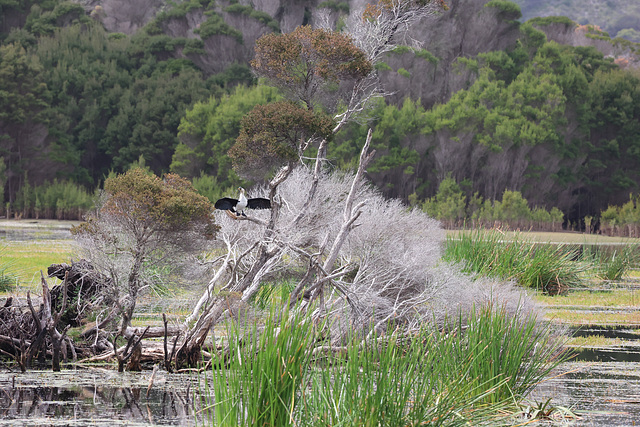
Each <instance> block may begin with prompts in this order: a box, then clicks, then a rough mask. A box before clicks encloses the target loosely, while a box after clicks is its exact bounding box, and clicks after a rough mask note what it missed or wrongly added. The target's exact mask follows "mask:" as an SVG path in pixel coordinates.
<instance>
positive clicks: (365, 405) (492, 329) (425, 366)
mask: <svg viewBox="0 0 640 427" xmlns="http://www.w3.org/2000/svg"><path fill="white" fill-rule="evenodd" d="M276 319H277V320H276ZM265 322H266V323H265V327H264V329H263V328H260V327H258V326H257V325H256V324H253V325H252V326H251V327H250V328H249V330H246V331H242V330H240V329H239V328H238V326H231V327H230V328H229V329H228V333H229V337H228V338H229V351H228V353H227V357H226V358H218V359H216V360H214V363H213V376H212V380H211V381H210V383H207V384H206V386H207V387H209V388H210V390H208V389H207V390H205V394H204V395H205V405H204V406H205V408H207V410H208V412H207V413H208V414H209V415H210V416H209V418H208V419H207V420H206V422H208V423H210V424H212V425H233V426H236V425H240V426H249V425H251V426H253V425H260V426H266V425H268V426H288V425H296V426H353V425H362V426H380V425H389V426H395V425H398V426H408V425H415V426H417V425H425V424H428V425H433V426H462V425H480V424H482V423H489V422H494V421H496V420H497V418H499V417H500V414H501V413H503V412H501V411H502V410H504V409H508V407H509V406H510V405H514V404H517V403H518V402H519V401H520V400H521V399H522V398H524V396H525V395H526V394H527V392H529V391H530V390H531V388H532V387H533V386H535V385H536V384H537V383H538V382H540V381H541V380H542V379H543V378H544V376H546V375H547V374H548V373H549V371H550V370H551V369H553V368H554V367H556V366H557V365H558V363H560V362H561V361H562V360H563V357H562V352H561V346H562V343H561V342H559V341H556V340H554V339H553V335H552V333H551V331H550V329H548V328H549V326H540V325H538V324H537V323H536V320H535V318H533V317H527V318H524V319H518V318H513V317H511V316H510V315H509V314H508V313H507V312H506V311H505V310H500V309H494V308H493V307H485V308H481V309H478V310H477V311H474V313H472V315H471V316H470V319H469V321H468V323H467V324H466V325H467V326H464V327H463V326H462V322H460V324H458V325H452V327H451V329H450V330H449V331H447V332H446V333H445V332H440V331H437V330H434V329H433V328H432V327H431V326H429V325H425V326H424V327H423V328H421V329H420V330H417V331H412V332H407V331H402V330H400V329H396V330H395V331H393V332H391V333H388V334H384V335H383V334H377V333H375V332H372V333H371V334H369V335H368V336H367V337H366V338H362V336H361V335H358V334H356V333H355V332H354V334H353V336H352V338H351V339H350V340H348V342H346V343H345V344H344V346H340V347H335V346H331V345H329V344H326V345H324V346H322V345H321V343H319V340H318V338H319V334H318V332H317V330H319V329H321V328H318V327H317V326H315V325H314V324H313V322H311V321H310V320H309V317H307V316H299V315H295V316H294V315H291V314H288V313H285V314H284V315H282V316H281V317H280V318H277V316H276V315H275V313H274V312H271V313H270V315H269V316H268V317H267V318H266V319H265ZM207 396H210V397H208V398H207Z"/></svg>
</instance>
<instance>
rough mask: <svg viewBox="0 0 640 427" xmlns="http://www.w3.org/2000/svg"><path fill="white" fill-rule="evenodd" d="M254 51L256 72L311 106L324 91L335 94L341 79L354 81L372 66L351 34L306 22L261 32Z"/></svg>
mask: <svg viewBox="0 0 640 427" xmlns="http://www.w3.org/2000/svg"><path fill="white" fill-rule="evenodd" d="M255 51H256V56H255V59H254V60H253V61H252V62H251V65H252V67H253V68H254V70H255V72H256V73H257V74H258V75H259V76H262V77H266V78H268V79H269V81H271V83H273V84H275V85H276V86H278V87H279V88H281V89H283V90H284V91H285V92H287V93H288V94H290V95H291V96H292V98H293V99H294V100H299V101H302V102H303V103H304V104H305V105H306V107H307V108H310V109H311V108H313V105H314V102H315V101H316V100H317V99H318V98H321V97H322V96H323V95H326V94H327V92H332V93H334V94H335V95H338V94H339V91H338V90H337V89H338V86H339V84H340V83H344V82H347V81H357V80H359V79H362V78H364V77H365V76H367V75H368V74H369V73H371V71H372V70H373V65H372V64H371V62H370V61H369V60H368V59H367V55H366V54H365V52H363V51H362V50H360V49H358V48H357V47H356V46H355V45H354V44H353V41H352V40H351V37H350V36H348V35H346V34H343V33H336V32H333V31H327V30H323V29H316V30H314V29H312V28H311V27H309V26H301V27H298V28H296V29H295V30H294V31H292V32H291V33H289V34H275V33H272V34H267V35H264V36H262V37H261V38H259V39H258V41H257V42H256V47H255Z"/></svg>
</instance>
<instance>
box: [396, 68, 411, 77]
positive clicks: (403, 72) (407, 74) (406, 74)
mask: <svg viewBox="0 0 640 427" xmlns="http://www.w3.org/2000/svg"><path fill="white" fill-rule="evenodd" d="M398 74H400V75H401V76H402V77H406V78H407V79H408V78H409V77H411V73H410V72H409V71H407V70H406V69H404V68H399V69H398Z"/></svg>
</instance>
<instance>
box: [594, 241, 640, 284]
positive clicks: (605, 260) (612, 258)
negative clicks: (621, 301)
mask: <svg viewBox="0 0 640 427" xmlns="http://www.w3.org/2000/svg"><path fill="white" fill-rule="evenodd" d="M637 251H638V246H637V245H628V246H624V247H623V248H622V249H621V250H618V249H614V250H612V251H611V250H609V251H607V250H604V249H596V250H593V251H592V250H590V249H588V248H585V252H584V258H585V259H586V260H588V261H591V262H592V263H593V269H594V272H595V275H596V276H597V277H598V278H600V279H601V280H609V281H618V280H620V279H622V278H623V277H624V276H625V275H626V274H627V273H628V272H629V270H630V268H631V267H632V266H633V265H634V264H635V263H636V262H637V260H638V256H637Z"/></svg>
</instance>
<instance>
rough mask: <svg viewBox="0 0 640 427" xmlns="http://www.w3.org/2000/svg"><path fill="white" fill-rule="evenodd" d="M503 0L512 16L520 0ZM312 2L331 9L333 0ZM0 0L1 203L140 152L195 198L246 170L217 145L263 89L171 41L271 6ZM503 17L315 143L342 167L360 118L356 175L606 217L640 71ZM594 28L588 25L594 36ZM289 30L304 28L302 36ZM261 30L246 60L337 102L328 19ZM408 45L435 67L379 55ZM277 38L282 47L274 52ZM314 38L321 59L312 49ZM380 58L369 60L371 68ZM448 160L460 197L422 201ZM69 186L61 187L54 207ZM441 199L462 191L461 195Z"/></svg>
mask: <svg viewBox="0 0 640 427" xmlns="http://www.w3.org/2000/svg"><path fill="white" fill-rule="evenodd" d="M619 1H623V0H619ZM518 3H519V4H520V5H521V6H522V10H523V12H524V16H525V18H527V17H528V16H529V15H527V14H530V12H531V4H529V3H527V2H526V1H525V0H521V1H519V2H518ZM556 3H557V2H549V6H550V7H551V6H552V5H557V4H556ZM569 3H571V2H569ZM557 6H558V7H559V5H557ZM321 7H324V8H328V9H330V10H336V11H340V13H343V12H346V11H347V4H346V3H340V2H337V1H329V2H324V3H322V4H321ZM0 8H1V10H2V11H3V13H6V14H8V15H7V16H9V14H10V15H11V16H13V17H14V18H15V17H16V16H17V17H20V19H21V26H20V28H13V29H12V30H11V31H9V30H8V29H5V28H4V27H0V31H6V32H4V33H0V41H1V44H0V53H1V55H0V171H2V172H3V173H2V174H0V180H1V181H0V187H2V189H0V196H2V197H1V199H2V200H1V201H2V206H3V209H2V210H3V212H6V211H7V209H6V208H7V207H9V212H11V213H17V214H22V215H23V216H24V215H26V216H36V215H43V216H56V215H57V216H61V217H70V216H71V215H75V214H70V213H61V212H60V211H59V210H58V208H57V202H52V201H50V202H47V204H48V205H47V207H43V206H41V204H42V203H43V202H42V201H41V200H40V201H38V200H36V199H35V198H34V195H35V191H34V189H35V188H39V187H47V186H54V182H55V185H61V184H60V183H65V185H70V186H73V185H75V186H77V187H78V188H79V189H84V190H83V191H85V192H86V193H87V194H90V193H93V192H94V190H95V189H96V188H97V187H99V186H100V185H101V183H102V182H103V181H104V179H105V177H106V176H108V174H109V172H110V171H114V172H123V171H126V170H127V169H128V168H129V167H130V165H131V164H132V163H134V162H135V161H137V160H138V159H139V158H140V156H142V157H143V158H144V159H145V161H146V164H147V165H148V166H149V167H150V169H151V170H152V171H153V172H154V173H156V174H162V173H165V172H168V171H172V172H175V173H178V174H180V175H183V176H186V177H189V178H192V179H194V178H197V179H198V180H199V184H197V185H196V186H198V185H200V184H201V185H202V188H203V191H206V192H207V195H208V197H212V198H214V197H217V196H218V195H220V194H222V193H223V192H224V191H225V190H226V189H227V188H231V187H235V186H237V185H239V184H246V183H243V182H242V181H241V179H240V178H239V177H238V176H237V175H236V173H235V172H234V171H233V169H232V167H231V165H232V162H231V158H230V157H229V155H228V150H229V149H230V148H231V146H232V145H233V143H234V141H235V139H236V138H237V137H238V135H239V134H240V127H241V126H240V120H241V118H242V117H243V116H244V115H246V114H247V113H248V112H249V111H250V110H251V109H252V108H253V107H254V106H255V105H259V104H268V103H271V102H275V101H278V100H280V99H281V98H280V95H278V94H277V93H276V91H275V90H274V89H271V88H267V87H265V86H259V87H258V88H255V87H249V88H246V87H243V88H239V89H237V90H235V91H234V89H233V88H234V87H235V86H236V85H237V84H238V83H243V82H245V83H248V84H254V83H255V78H254V77H253V76H252V75H251V71H250V69H249V67H248V64H246V63H240V64H233V65H230V66H229V67H228V68H227V69H226V70H224V71H223V72H221V73H219V74H217V75H213V76H207V75H205V74H204V73H203V72H202V71H201V69H200V68H199V67H201V66H202V64H201V63H200V62H199V61H196V60H194V61H195V62H194V61H192V60H191V59H188V58H192V57H194V58H195V57H197V56H199V55H203V54H204V53H205V49H204V46H205V41H206V39H207V38H208V37H212V36H214V35H216V34H222V35H225V36H231V37H233V38H235V39H236V40H238V41H239V42H242V40H243V35H242V33H241V32H239V30H238V29H236V28H233V27H231V26H229V24H228V23H227V22H226V21H225V19H226V18H225V17H227V18H228V17H229V16H237V15H238V14H241V15H245V16H248V17H250V18H251V20H257V21H259V22H261V23H263V24H264V25H266V26H268V27H270V28H271V29H273V30H275V29H276V27H277V25H276V20H274V19H271V18H269V17H268V16H266V15H265V14H264V13H261V12H258V11H256V10H254V9H253V8H252V7H250V6H245V5H240V4H238V3H236V2H231V3H230V4H226V5H217V4H216V3H215V2H211V1H205V0H189V1H185V2H180V3H177V4H173V5H172V6H171V7H170V8H167V9H163V10H162V11H161V12H159V13H158V15H157V16H156V18H154V19H153V20H152V21H151V22H150V23H149V24H147V25H146V26H145V27H144V28H143V29H141V30H139V31H138V33H137V34H135V35H134V36H131V37H129V36H126V35H124V34H120V33H115V34H107V33H106V32H105V31H104V30H103V29H102V27H101V26H100V25H99V24H98V22H97V21H95V20H93V19H91V18H90V17H88V16H87V15H86V14H85V13H83V9H82V8H81V7H80V6H78V5H77V4H75V3H70V2H65V1H62V0H47V1H45V0H34V1H31V2H27V3H21V2H13V1H6V2H3V3H2V4H1V5H0ZM486 8H487V9H492V10H494V11H495V10H497V11H499V12H498V13H499V14H500V15H501V17H502V19H503V20H508V21H512V20H514V19H517V18H518V16H519V10H518V6H517V5H515V4H514V3H511V2H508V1H504V0H492V1H490V2H487V4H486ZM194 11H200V12H202V14H203V16H204V17H205V21H203V23H202V24H201V25H200V28H198V29H197V31H196V32H197V33H198V34H196V35H195V36H194V38H181V37H178V38H174V37H171V36H169V35H167V34H165V32H164V31H166V28H167V26H168V25H169V24H170V23H171V22H172V20H185V17H186V16H187V14H190V13H191V14H192V13H194ZM632 15H633V14H632ZM20 19H17V21H20ZM616 19H617V18H616ZM620 19H622V18H620ZM628 20H629V19H627V21H628ZM625 22H626V21H625ZM629 22H631V21H629ZM535 23H536V25H543V24H545V23H565V24H567V23H569V21H568V20H567V18H539V19H537V20H536V21H535ZM619 24H620V25H622V24H624V22H623V23H619ZM625 25H626V24H625ZM625 25H623V26H622V27H621V28H624V29H627V30H630V31H631V30H632V29H633V28H635V27H634V26H633V25H631V24H629V25H628V26H625ZM514 26H515V27H514ZM518 26H519V27H518ZM512 28H516V29H517V28H519V29H520V37H519V40H517V41H516V42H515V43H514V44H513V45H512V46H511V47H510V48H509V49H507V50H504V51H492V52H486V53H481V54H479V55H478V56H477V57H460V58H459V59H458V61H457V63H456V64H454V67H453V68H454V69H455V70H457V71H456V72H460V73H462V72H464V73H467V74H468V75H469V76H470V78H469V82H468V86H467V88H466V89H465V90H461V91H459V92H457V93H455V94H454V95H453V96H452V97H451V99H449V100H444V101H445V102H444V103H443V104H442V105H436V106H434V107H433V108H430V109H426V108H425V106H424V105H423V103H422V102H421V101H420V100H419V99H411V98H409V97H407V98H406V99H405V100H404V102H403V103H402V104H401V105H387V104H385V103H384V101H382V100H380V101H379V102H377V103H375V104H374V105H372V106H371V107H372V109H371V110H369V111H368V113H369V114H370V117H371V120H370V121H369V122H367V123H366V124H362V125H360V124H355V123H354V124H351V125H350V126H348V127H346V128H344V129H343V130H342V131H341V133H340V134H339V135H337V136H336V138H335V141H334V142H333V143H332V145H331V146H330V147H329V149H328V156H329V157H330V158H331V159H332V160H333V161H334V163H335V164H337V165H338V167H345V168H348V167H352V166H353V163H354V162H355V160H356V159H357V153H358V152H359V149H360V147H361V146H362V143H363V141H364V139H365V135H366V131H367V129H368V127H369V126H372V127H373V129H374V134H373V140H372V145H373V146H374V148H375V149H376V150H377V153H378V154H377V157H376V159H375V160H374V162H373V164H371V165H370V167H369V169H368V172H369V177H370V178H371V179H372V181H373V182H374V183H375V184H376V185H378V186H379V187H380V188H381V189H382V190H383V191H384V193H385V194H386V195H388V196H392V197H400V198H403V199H405V200H409V201H410V202H412V203H413V204H416V205H418V204H419V205H424V206H425V207H427V206H431V207H428V210H429V211H430V212H432V213H433V214H434V215H436V216H438V217H440V218H442V219H444V220H445V221H455V222H460V221H461V220H462V219H463V218H466V219H470V220H473V219H474V214H475V215H476V216H479V215H480V212H481V209H482V208H484V210H485V212H489V211H490V210H491V209H493V210H495V204H496V201H497V200H499V199H500V198H501V197H502V196H503V195H504V194H505V191H508V192H517V193H519V194H520V195H521V196H522V198H523V199H526V200H527V201H528V203H529V206H530V207H531V209H532V211H531V215H529V214H528V213H527V214H526V215H524V217H522V218H520V219H519V220H524V221H529V222H533V223H541V224H552V227H555V225H554V223H557V218H558V217H559V216H558V215H551V214H552V209H553V208H557V209H560V210H561V211H562V213H563V214H564V218H565V221H567V220H569V221H571V222H573V223H582V221H583V218H584V217H585V216H586V217H590V218H595V220H593V222H592V223H593V224H594V225H595V224H602V225H605V224H606V223H605V222H604V221H599V215H600V212H601V211H604V210H605V209H606V208H607V206H609V205H618V206H619V205H623V204H624V203H625V202H626V200H627V199H628V195H629V193H633V194H637V193H638V186H639V185H640V172H639V171H640V167H639V166H640V145H639V144H640V143H639V142H638V141H639V140H638V139H637V137H636V136H637V135H638V133H639V132H640V124H639V123H640V101H639V100H640V93H639V91H640V75H639V74H638V72H637V71H634V70H632V69H619V68H618V66H617V65H616V63H614V61H613V60H612V59H610V58H605V57H604V56H603V55H602V54H601V53H600V52H598V51H597V50H596V49H594V48H589V47H569V46H561V45H558V44H556V43H552V42H547V41H546V38H545V35H544V34H543V33H542V32H540V31H538V30H536V29H535V28H534V27H533V25H531V24H529V23H525V24H518V23H517V22H515V21H514V22H512ZM594 31H595V32H593V34H592V35H593V37H604V35H603V34H600V33H599V32H598V31H596V30H594ZM633 31H635V30H633ZM305 39H308V40H310V41H312V42H313V43H307V44H305V43H306V42H305V43H301V40H305ZM260 43H261V44H260ZM260 43H259V44H258V51H257V53H258V54H257V57H256V61H255V62H254V65H255V66H256V69H257V71H258V72H259V74H260V75H262V76H265V77H267V78H269V79H270V80H271V81H272V83H274V84H276V85H277V86H279V87H280V88H281V89H284V90H285V91H288V92H289V94H292V91H293V89H294V87H295V88H297V89H296V90H297V92H296V93H294V94H293V95H294V97H297V99H299V100H302V101H303V102H304V103H306V104H307V106H308V107H312V108H314V109H315V110H320V108H318V107H319V105H322V107H323V109H325V111H330V112H333V111H339V108H340V102H341V97H340V95H341V91H339V90H336V89H337V88H338V86H337V84H338V81H340V82H345V81H347V80H353V79H357V78H359V77H361V76H363V75H365V74H366V73H368V71H370V69H371V68H370V67H371V64H369V62H368V61H367V60H366V58H364V57H362V55H361V53H359V52H358V51H357V50H353V49H352V48H351V46H350V41H349V39H348V38H346V37H342V35H340V34H335V33H334V34H331V33H330V32H323V31H320V30H311V28H309V27H301V28H300V29H299V30H297V31H296V32H292V33H290V34H289V35H277V34H272V35H269V36H268V37H266V38H265V39H263V41H262V42H260ZM278 43H280V44H278ZM283 43H284V44H283ZM427 47H428V46H427ZM280 48H282V50H281V51H279V50H278V49H280ZM329 48H330V49H329ZM410 51H411V52H412V54H413V55H415V57H416V58H421V59H422V60H424V62H423V61H421V62H423V63H426V64H428V66H430V67H439V61H440V59H439V58H436V57H435V56H434V55H433V54H431V53H430V52H429V51H427V50H424V49H423V50H415V49H414V50H412V49H410V48H408V47H405V46H401V47H399V48H398V49H397V51H394V52H391V53H390V54H389V55H390V56H389V58H390V60H393V55H398V54H407V53H410ZM278 55H284V56H283V57H282V58H285V59H286V60H285V61H280V62H278V61H277V59H278ZM323 55H324V56H325V59H326V60H325V61H324V62H322V61H321V62H318V61H316V59H317V58H319V57H320V56H323ZM198 64H199V65H198ZM314 64H316V65H317V64H320V66H316V65H314ZM346 64H350V65H349V67H351V68H345V67H346ZM385 66H386V67H387V68H389V66H388V65H387V64H384V63H378V64H376V68H377V69H378V70H384V69H385ZM314 67H315V68H314ZM445 68H446V67H445ZM416 70H417V69H415V68H402V67H398V69H397V70H396V71H397V77H398V78H399V79H404V80H407V79H416V78H420V77H421V76H419V75H418V74H417V72H418V71H416ZM382 72H383V71H382ZM302 83H304V84H302ZM341 84H342V83H341ZM300 88H302V89H300ZM294 92H295V91H294ZM429 107H430V106H429ZM336 108H337V109H338V110H336ZM259 175H260V174H257V173H256V174H247V175H246V177H249V176H253V177H256V176H259ZM447 177H451V178H452V179H453V180H454V181H455V182H456V183H457V185H459V186H460V190H461V191H462V196H461V197H462V198H463V199H464V202H461V201H459V200H458V201H456V202H455V203H454V206H445V205H446V204H447V203H448V202H447V201H446V198H445V199H442V200H437V196H436V194H437V191H438V188H439V186H440V185H441V183H442V182H443V181H444V180H445V179H447ZM55 180H57V181H55ZM69 188H71V187H69ZM78 191H80V190H78ZM69 194H71V193H69ZM509 194H511V193H509ZM27 196H28V197H27ZM456 197H460V193H459V192H458V193H456ZM451 201H452V200H451ZM434 202H437V204H438V205H439V206H440V207H438V208H434V207H433V206H432V205H433V203H434ZM6 203H9V206H7V205H6ZM83 203H84V202H83ZM83 203H80V202H75V201H68V202H61V204H63V205H65V204H66V205H70V206H71V207H70V208H68V209H69V210H71V211H73V210H74V209H76V208H79V207H80V206H76V205H77V204H79V205H83ZM456 203H457V204H458V205H459V204H461V203H462V204H466V207H465V209H466V212H464V213H461V211H460V209H459V206H458V207H456V206H457V205H456ZM36 205H39V206H40V207H39V206H36ZM54 205H56V207H55V208H54ZM64 209H67V208H64ZM439 210H442V212H439ZM445 211H446V212H445ZM547 214H549V215H551V216H552V217H553V218H552V219H551V220H550V221H549V215H547ZM452 215H453V216H452ZM607 215H609V214H607ZM485 217H486V218H485V219H486V220H487V221H492V220H496V219H500V218H499V215H497V214H488V213H487V214H486V215H485ZM478 219H479V218H478ZM501 220H502V219H501ZM605 226H606V225H605ZM544 227H546V225H545V226H544Z"/></svg>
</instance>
